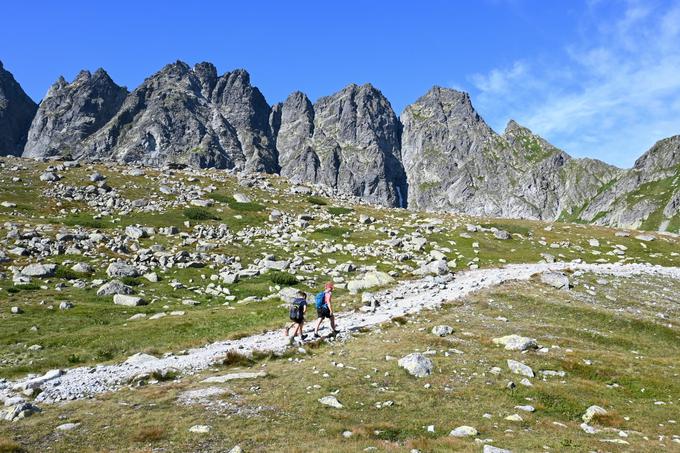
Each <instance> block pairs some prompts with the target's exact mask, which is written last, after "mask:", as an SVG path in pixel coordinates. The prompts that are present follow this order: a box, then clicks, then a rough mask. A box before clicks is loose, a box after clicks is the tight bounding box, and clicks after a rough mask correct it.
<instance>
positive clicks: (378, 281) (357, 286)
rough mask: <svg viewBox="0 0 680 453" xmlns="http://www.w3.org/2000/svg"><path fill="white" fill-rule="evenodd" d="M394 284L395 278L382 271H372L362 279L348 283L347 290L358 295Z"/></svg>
mask: <svg viewBox="0 0 680 453" xmlns="http://www.w3.org/2000/svg"><path fill="white" fill-rule="evenodd" d="M392 282H394V278H393V277H391V276H390V275H389V274H386V273H385V272H380V271H371V272H367V273H366V274H364V276H363V277H362V278H359V279H355V280H350V281H349V282H348V283H347V289H348V290H349V292H350V293H352V294H356V293H357V292H359V291H361V290H364V289H368V288H373V287H376V286H384V285H388V284H390V283H392Z"/></svg>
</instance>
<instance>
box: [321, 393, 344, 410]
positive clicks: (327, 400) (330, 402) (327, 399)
mask: <svg viewBox="0 0 680 453" xmlns="http://www.w3.org/2000/svg"><path fill="white" fill-rule="evenodd" d="M319 402H320V403H321V404H323V405H325V406H330V407H334V408H335V409H342V408H343V405H342V404H340V401H338V399H337V398H336V397H335V396H333V395H328V396H324V397H323V398H319Z"/></svg>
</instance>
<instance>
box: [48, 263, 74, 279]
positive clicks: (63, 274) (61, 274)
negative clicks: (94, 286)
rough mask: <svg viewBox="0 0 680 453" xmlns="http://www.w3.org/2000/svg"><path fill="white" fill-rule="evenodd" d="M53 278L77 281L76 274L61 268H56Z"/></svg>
mask: <svg viewBox="0 0 680 453" xmlns="http://www.w3.org/2000/svg"><path fill="white" fill-rule="evenodd" d="M54 276H55V277H56V278H63V279H64V280H77V279H78V274H76V273H75V272H73V271H72V270H71V269H68V268H66V267H62V266H59V267H57V270H56V271H55V272H54Z"/></svg>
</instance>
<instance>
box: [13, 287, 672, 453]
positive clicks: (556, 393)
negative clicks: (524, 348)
mask: <svg viewBox="0 0 680 453" xmlns="http://www.w3.org/2000/svg"><path fill="white" fill-rule="evenodd" d="M599 279H601V278H599ZM572 280H573V281H576V282H577V287H576V288H575V289H574V290H573V291H572V292H571V293H568V292H561V291H557V290H554V289H552V288H549V287H545V286H543V285H541V284H539V283H536V282H527V283H515V284H506V285H503V286H502V287H499V288H494V289H490V290H487V291H484V292H482V293H479V294H476V295H474V296H473V297H470V298H468V299H466V300H464V301H462V302H458V303H452V304H448V305H445V306H444V307H443V308H442V309H441V310H438V311H436V312H425V313H421V314H420V315H418V316H416V317H413V318H411V319H407V320H403V321H402V322H400V323H391V324H387V325H383V326H382V328H379V329H374V330H371V331H367V332H364V333H361V334H357V335H356V336H355V338H354V339H353V340H352V341H350V342H348V343H345V344H330V345H321V346H319V347H316V348H308V353H307V354H297V355H294V356H293V357H291V358H289V359H283V360H272V359H263V360H262V361H260V362H258V363H256V364H254V365H253V366H252V369H255V370H258V369H264V370H266V371H267V372H268V373H269V376H268V377H266V378H263V379H258V380H256V381H237V382H233V383H229V384H228V385H224V386H223V387H225V388H228V389H229V391H230V392H233V393H231V394H230V395H228V396H225V397H221V398H215V401H213V407H215V406H217V405H219V404H220V401H221V402H222V403H224V404H227V403H228V404H230V405H231V407H230V408H227V409H223V410H221V411H220V410H206V408H204V407H202V406H201V405H194V406H181V405H178V404H177V403H176V398H177V396H178V395H179V394H180V393H182V392H184V391H186V390H189V389H192V390H194V389H197V388H205V387H207V384H200V382H199V381H200V380H201V379H203V378H204V377H205V375H208V374H210V375H212V374H218V373H225V372H228V371H234V370H243V367H241V368H230V369H227V368H222V369H215V370H212V371H210V372H206V373H204V374H203V375H202V376H196V377H186V378H183V379H181V380H177V381H175V382H170V383H164V384H161V385H160V386H150V387H146V388H139V389H135V390H124V391H121V392H117V393H115V394H110V395H103V396H101V397H99V398H98V399H97V400H95V401H83V402H73V403H69V404H67V405H62V406H49V407H46V408H45V409H46V410H45V412H44V414H42V415H40V416H35V417H33V418H30V419H27V420H25V421H23V422H21V423H15V424H11V425H9V424H5V425H0V433H2V434H0V435H4V436H5V438H6V442H12V441H13V442H17V443H19V444H22V445H31V446H32V447H33V448H38V449H41V448H45V447H47V446H48V445H49V446H50V447H51V448H52V449H53V451H73V450H74V449H78V450H83V451H107V450H108V451H121V450H127V451H146V450H149V449H151V448H159V449H167V450H169V451H197V450H201V451H225V450H228V449H229V448H231V447H232V446H233V445H235V444H240V445H241V446H242V447H243V448H244V449H245V451H291V452H303V451H329V452H330V451H334V452H359V451H363V450H364V449H365V448H367V447H376V448H377V449H378V451H395V452H397V451H405V452H407V451H410V449H411V448H419V449H421V450H422V451H427V452H445V451H451V450H459V451H480V449H481V447H480V446H479V445H477V444H476V443H475V442H474V441H473V440H471V439H453V438H450V437H448V435H447V434H448V432H449V431H450V430H451V429H453V428H455V427H457V426H460V425H464V424H465V425H471V426H474V427H476V428H477V429H478V430H479V432H480V436H479V437H480V438H483V439H493V444H494V445H497V446H501V447H504V448H510V449H513V451H539V450H543V449H544V448H545V447H548V448H549V449H550V450H551V451H565V450H567V449H569V450H574V451H588V450H598V451H600V450H603V449H605V450H606V451H612V452H616V451H640V452H645V451H649V452H652V451H659V449H669V448H670V449H671V450H672V448H673V445H674V444H671V443H670V439H669V436H671V435H673V434H677V428H676V426H677V425H674V424H672V423H670V422H669V420H672V419H677V412H676V410H675V406H676V405H677V404H678V402H679V401H680V381H678V379H677V376H678V369H677V357H678V356H679V355H680V341H679V340H680V337H679V336H678V328H679V327H680V324H678V322H677V319H678V314H679V313H678V305H677V302H678V301H677V294H680V284H679V283H678V282H673V281H664V280H660V279H650V280H644V281H642V280H640V279H637V278H636V279H624V280H618V281H616V280H611V279H609V283H608V284H606V285H602V284H600V283H597V282H596V278H595V277H593V276H589V275H586V276H584V277H581V278H578V279H572ZM586 285H587V287H588V288H592V287H594V288H596V295H594V296H593V295H591V294H589V293H588V288H586ZM621 308H624V310H621ZM659 312H662V313H665V314H666V315H667V316H668V318H669V319H670V321H668V320H662V319H660V318H659V317H658V316H657V313H659ZM498 316H503V317H506V318H508V322H503V321H499V320H497V319H496V318H497V317H498ZM437 324H450V325H452V326H454V328H455V332H454V334H453V335H452V336H450V337H447V338H439V337H435V336H433V335H432V334H431V333H430V332H429V330H430V329H431V327H432V326H433V325H437ZM510 333H518V334H525V335H529V336H532V337H535V338H537V340H538V341H539V342H540V343H541V344H542V345H544V346H547V347H549V348H551V349H550V352H548V353H538V352H530V353H528V354H520V353H517V352H509V351H504V350H503V349H502V348H499V347H496V346H494V345H493V344H492V342H491V339H492V338H494V337H497V336H501V335H506V334H510ZM426 350H427V351H433V352H434V355H432V356H431V357H432V360H433V362H434V364H435V372H434V374H433V375H432V376H431V377H428V378H423V379H415V378H413V377H411V376H409V375H407V374H406V372H404V371H403V370H401V369H400V368H398V366H397V364H396V360H389V361H387V360H385V357H386V356H387V355H390V356H394V357H401V356H403V355H405V354H408V353H410V352H413V351H426ZM455 351H460V352H462V353H456V352H455ZM509 358H512V359H516V360H521V361H523V362H525V363H526V364H528V365H530V366H532V367H533V369H534V370H535V371H538V370H545V369H548V370H563V371H565V372H566V373H567V374H566V376H565V377H564V378H559V377H549V378H545V379H543V380H542V379H540V378H535V379H532V381H533V383H534V386H533V387H531V388H525V387H522V386H518V388H517V389H515V390H514V391H511V390H508V389H507V388H506V383H507V382H508V381H509V380H513V381H515V382H518V381H519V376H516V375H512V374H511V373H510V372H509V371H508V370H507V367H506V366H505V360H506V359H509ZM586 361H590V362H586ZM338 363H341V364H343V367H338V366H337V364H338ZM587 363H590V364H587ZM493 366H498V367H500V368H501V369H502V372H501V374H500V375H498V376H495V375H493V374H491V373H489V370H490V368H491V367H493ZM426 383H427V384H430V388H426V387H425V386H424V384H426ZM612 384H617V385H618V387H616V388H610V387H608V386H611V385H612ZM317 386H318V388H317ZM333 392H337V397H338V399H339V400H340V401H341V402H342V403H343V404H344V406H345V408H344V409H340V410H338V409H330V408H328V407H325V406H322V405H320V404H319V403H318V402H317V399H318V398H320V397H322V396H325V395H328V394H330V393H333ZM385 401H393V402H394V405H393V406H391V407H383V408H377V407H376V403H382V402H385ZM657 401H663V402H665V403H666V404H664V405H657V404H655V402H657ZM522 404H531V405H533V406H534V407H536V412H535V413H533V414H528V413H524V412H521V411H518V410H516V409H514V406H515V405H522ZM592 404H597V405H600V406H602V407H605V408H606V409H607V410H608V411H609V416H607V417H604V418H602V419H599V420H598V421H596V422H595V423H594V425H595V426H597V427H599V428H616V430H615V431H613V432H602V433H599V434H596V435H588V434H585V433H583V432H582V431H581V430H580V429H579V427H578V425H579V424H580V416H581V415H582V414H583V412H584V411H585V409H586V408H587V407H588V406H590V405H592ZM252 411H256V412H259V414H258V415H255V416H251V415H244V414H247V413H249V412H252ZM237 412H240V413H241V414H242V415H237ZM514 413H519V414H520V415H521V416H522V418H523V421H522V422H521V423H517V422H510V421H506V420H504V417H505V416H507V415H510V414H514ZM484 414H491V418H489V419H487V418H484V417H483V415H484ZM67 421H69V422H80V423H82V425H81V427H80V428H79V429H77V430H75V431H73V432H68V433H60V434H54V432H53V430H54V427H56V426H57V425H59V424H61V423H64V422H67ZM121 421H124V423H122V422H121ZM555 422H557V423H561V424H563V425H566V427H562V426H559V425H556V424H555ZM194 424H207V425H210V426H211V427H212V431H211V432H210V434H208V435H198V434H191V433H189V432H188V428H189V427H190V426H192V425H194ZM428 425H434V427H435V432H434V433H428V432H427V430H426V427H427V426H428ZM618 430H627V431H636V432H639V433H640V434H634V433H631V434H630V435H629V437H627V438H625V440H626V441H627V442H629V443H630V445H627V446H617V445H613V444H605V443H602V442H601V439H612V438H619V436H618ZM344 431H351V432H352V433H353V434H352V436H351V437H350V438H349V439H347V438H344V437H343V436H342V433H343V432H344ZM93 433H96V435H93ZM659 436H665V437H664V439H663V440H661V441H659V440H658V438H659Z"/></svg>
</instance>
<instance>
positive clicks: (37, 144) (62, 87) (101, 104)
mask: <svg viewBox="0 0 680 453" xmlns="http://www.w3.org/2000/svg"><path fill="white" fill-rule="evenodd" d="M127 94H128V92H127V89H126V88H124V87H120V86H118V85H116V84H115V83H114V82H113V80H111V78H110V77H109V75H108V74H107V73H106V71H104V70H103V69H101V68H100V69H98V70H97V71H96V72H95V73H94V74H91V73H90V72H89V71H81V72H80V73H79V74H78V76H77V77H76V78H75V80H74V81H73V82H71V83H67V82H66V80H64V78H63V77H60V78H59V80H57V81H56V83H55V84H54V85H52V87H51V88H50V89H49V91H48V92H47V94H46V95H45V98H44V99H43V100H42V102H41V103H40V106H39V108H38V112H37V113H36V115H35V118H33V122H32V123H31V129H30V130H29V132H28V140H27V142H26V146H25V149H24V153H23V156H24V157H47V156H54V155H61V156H67V155H69V154H71V153H72V152H75V153H77V152H78V150H79V149H81V147H82V144H83V141H84V140H85V139H86V138H88V137H89V136H90V135H92V134H93V133H94V132H96V131H97V130H99V129H100V128H101V127H102V126H103V125H104V124H106V122H108V121H109V120H110V119H111V118H112V117H113V116H114V115H115V114H116V112H117V111H118V109H120V106H121V105H122V103H123V101H124V100H125V97H126V96H127Z"/></svg>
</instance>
